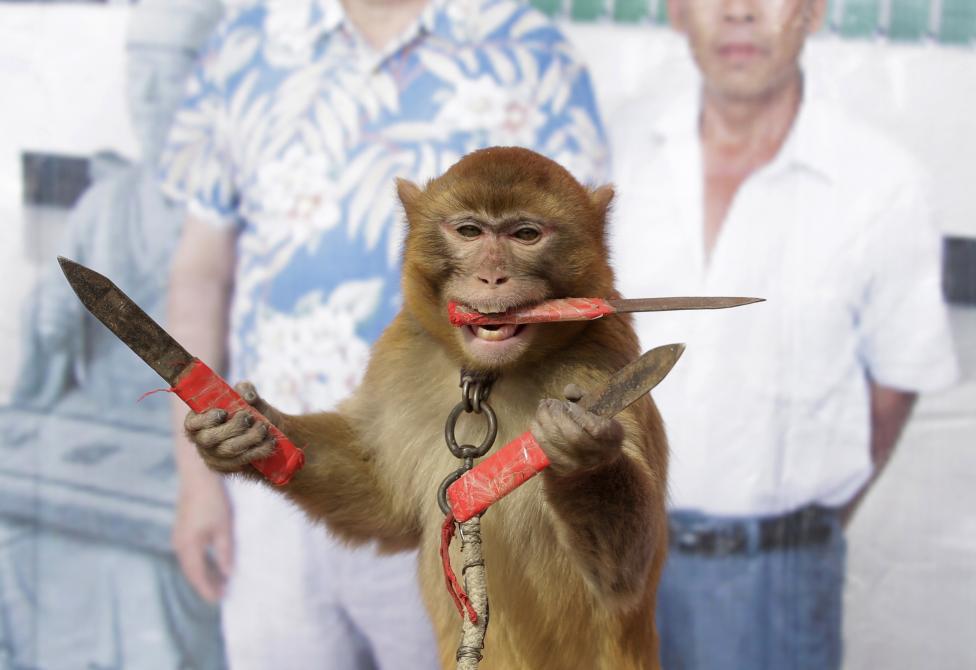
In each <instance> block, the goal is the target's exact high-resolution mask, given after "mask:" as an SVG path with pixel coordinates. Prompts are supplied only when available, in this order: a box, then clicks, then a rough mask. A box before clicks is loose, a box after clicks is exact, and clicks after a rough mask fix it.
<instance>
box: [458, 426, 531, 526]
mask: <svg viewBox="0 0 976 670" xmlns="http://www.w3.org/2000/svg"><path fill="white" fill-rule="evenodd" d="M548 466H549V458H548V457H547V456H546V454H545V453H544V452H543V451H542V447H540V446H539V443H538V442H536V439H535V437H534V436H533V435H532V433H531V432H529V431H525V432H524V433H522V434H521V435H519V436H518V437H516V438H515V439H514V440H512V441H511V442H509V443H508V444H506V445H505V446H504V447H502V448H501V449H499V450H498V451H496V452H495V453H494V454H492V455H491V456H488V457H487V458H485V460H483V461H481V462H480V463H478V465H476V466H474V467H473V468H471V469H470V470H468V471H467V472H466V473H464V474H463V475H461V477H460V478H459V479H458V480H457V481H456V482H454V483H453V484H451V485H450V486H449V487H448V488H447V502H448V504H449V505H450V506H451V510H452V511H453V512H454V518H455V519H456V520H457V521H458V522H464V521H467V520H468V519H470V518H471V517H473V516H475V515H477V514H481V513H482V512H484V511H485V510H486V509H488V508H489V507H491V506H492V505H493V504H495V503H496V502H498V501H499V500H501V499H502V498H504V497H505V496H506V495H508V494H509V493H511V492H512V491H514V490H515V489H517V488H518V487H519V486H521V485H522V484H524V483H525V482H527V481H528V480H529V479H531V478H532V477H534V476H535V475H537V474H538V473H540V472H542V471H543V470H545V469H546V468H547V467H548Z"/></svg>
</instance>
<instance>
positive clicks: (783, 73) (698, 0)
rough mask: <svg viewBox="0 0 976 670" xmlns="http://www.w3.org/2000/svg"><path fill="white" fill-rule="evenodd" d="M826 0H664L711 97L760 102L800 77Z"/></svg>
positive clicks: (673, 23)
mask: <svg viewBox="0 0 976 670" xmlns="http://www.w3.org/2000/svg"><path fill="white" fill-rule="evenodd" d="M824 6H825V0H668V10H669V12H670V16H671V22H672V25H674V27H675V28H676V29H677V30H680V31H681V32H683V33H685V34H686V35H687V36H688V42H689V44H690V46H691V51H692V54H693V55H694V57H695V61H696V62H697V63H698V67H699V69H700V70H701V72H702V76H703V78H704V81H705V87H706V88H707V89H708V90H709V91H710V92H712V93H716V94H718V95H720V96H723V97H727V98H730V99H735V100H747V101H748V100H755V99H760V98H763V97H765V96H767V95H769V94H770V93H772V92H773V91H775V90H777V89H779V88H780V87H782V86H784V85H785V84H786V83H788V82H789V81H791V80H792V79H793V78H794V77H796V76H798V75H799V57H800V51H801V50H802V49H803V42H804V40H805V39H806V37H807V35H809V34H810V33H812V32H815V31H816V30H817V29H818V28H819V26H820V21H821V20H822V18H823V14H824Z"/></svg>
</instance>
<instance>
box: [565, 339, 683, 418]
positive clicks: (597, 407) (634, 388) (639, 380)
mask: <svg viewBox="0 0 976 670" xmlns="http://www.w3.org/2000/svg"><path fill="white" fill-rule="evenodd" d="M684 350H685V345H683V344H666V345H664V346H661V347H655V348H654V349H651V350H650V351H647V352H645V353H644V354H643V355H642V356H641V357H640V358H638V359H637V360H636V361H633V362H631V363H628V364H627V365H625V366H624V367H622V368H621V369H620V370H618V371H617V372H616V373H614V375H613V376H612V377H610V379H608V380H607V382H606V383H605V384H604V385H603V386H601V387H599V388H597V389H594V390H593V391H591V392H590V393H587V394H586V395H585V396H583V398H581V399H580V401H579V404H580V407H582V408H583V409H587V410H589V411H591V412H594V413H595V414H599V415H600V416H605V417H611V416H613V415H614V414H616V413H618V412H621V411H623V410H624V409H626V408H627V407H628V406H629V405H631V404H632V403H634V402H636V401H637V399H638V398H640V397H641V396H642V395H644V394H645V393H647V392H648V391H650V390H651V389H652V388H654V387H655V386H657V385H658V383H660V381H661V380H662V379H664V378H665V377H667V375H668V373H669V372H671V368H673V367H674V364H675V363H676V362H677V361H678V359H679V358H681V354H682V353H683V352H684Z"/></svg>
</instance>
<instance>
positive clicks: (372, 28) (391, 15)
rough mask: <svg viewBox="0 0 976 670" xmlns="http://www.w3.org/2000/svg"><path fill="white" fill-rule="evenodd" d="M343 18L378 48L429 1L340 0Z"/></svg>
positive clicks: (380, 49) (378, 49)
mask: <svg viewBox="0 0 976 670" xmlns="http://www.w3.org/2000/svg"><path fill="white" fill-rule="evenodd" d="M340 1H341V2H342V8H343V9H344V10H345V12H346V17H347V18H348V19H349V21H350V22H351V23H352V25H353V26H355V27H356V30H357V31H359V34H360V35H362V36H363V38H364V39H365V40H366V41H367V42H368V43H369V45H370V46H371V47H373V48H374V49H376V50H377V51H382V50H383V49H384V48H385V47H386V46H387V45H388V44H390V43H391V42H392V41H393V40H395V39H396V38H397V37H398V36H399V35H400V34H401V33H402V32H403V31H404V30H406V29H407V26H409V25H410V24H411V23H413V22H414V21H416V20H417V17H418V16H420V14H421V13H422V12H423V11H424V9H425V8H426V7H427V5H428V4H429V3H430V0H340Z"/></svg>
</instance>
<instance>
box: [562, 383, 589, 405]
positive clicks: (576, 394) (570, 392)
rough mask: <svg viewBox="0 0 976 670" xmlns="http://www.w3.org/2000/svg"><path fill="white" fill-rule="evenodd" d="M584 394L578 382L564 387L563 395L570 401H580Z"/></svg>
mask: <svg viewBox="0 0 976 670" xmlns="http://www.w3.org/2000/svg"><path fill="white" fill-rule="evenodd" d="M583 395H584V394H583V389H581V388H580V387H579V386H577V385H576V384H567V385H566V388H564V389H563V397H565V398H566V400H568V401H570V402H579V401H580V398H582V397H583Z"/></svg>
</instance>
